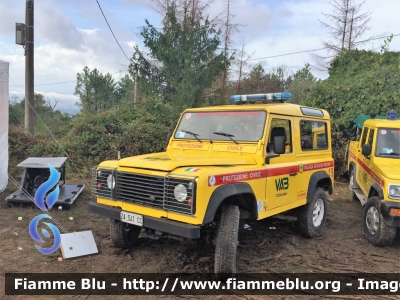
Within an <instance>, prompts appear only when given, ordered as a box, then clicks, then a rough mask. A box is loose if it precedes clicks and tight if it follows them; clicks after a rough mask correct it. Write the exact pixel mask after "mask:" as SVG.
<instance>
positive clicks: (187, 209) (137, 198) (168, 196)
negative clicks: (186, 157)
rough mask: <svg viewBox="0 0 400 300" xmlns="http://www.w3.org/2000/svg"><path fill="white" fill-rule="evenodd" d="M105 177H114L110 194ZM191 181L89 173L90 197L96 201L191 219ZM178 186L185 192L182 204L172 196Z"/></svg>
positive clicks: (111, 172)
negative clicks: (120, 201) (112, 201)
mask: <svg viewBox="0 0 400 300" xmlns="http://www.w3.org/2000/svg"><path fill="white" fill-rule="evenodd" d="M109 175H112V176H114V179H115V182H116V188H115V189H112V190H110V189H109V188H108V187H107V177H108V176H109ZM195 179H196V177H193V176H186V175H179V178H178V177H171V176H166V177H160V176H149V175H142V174H136V173H129V172H117V171H116V170H115V169H111V168H110V169H107V168H104V167H101V168H100V169H97V167H95V168H93V170H92V194H93V195H94V196H97V197H100V198H105V199H112V200H122V201H127V202H131V203H135V204H139V205H144V206H149V207H153V208H158V209H163V210H166V211H170V212H177V213H181V214H185V215H194V213H195V207H196V206H195V195H196V181H195ZM178 184H183V185H184V186H185V188H186V190H187V197H186V199H185V200H183V201H182V202H179V201H177V200H176V199H175V195H174V189H175V187H176V186H177V185H178Z"/></svg>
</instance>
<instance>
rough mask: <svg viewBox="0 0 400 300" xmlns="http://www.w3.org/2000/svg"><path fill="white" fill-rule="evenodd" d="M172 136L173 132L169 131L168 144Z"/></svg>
mask: <svg viewBox="0 0 400 300" xmlns="http://www.w3.org/2000/svg"><path fill="white" fill-rule="evenodd" d="M171 136H172V133H171V132H169V133H168V134H167V144H168V143H169V140H170V139H171Z"/></svg>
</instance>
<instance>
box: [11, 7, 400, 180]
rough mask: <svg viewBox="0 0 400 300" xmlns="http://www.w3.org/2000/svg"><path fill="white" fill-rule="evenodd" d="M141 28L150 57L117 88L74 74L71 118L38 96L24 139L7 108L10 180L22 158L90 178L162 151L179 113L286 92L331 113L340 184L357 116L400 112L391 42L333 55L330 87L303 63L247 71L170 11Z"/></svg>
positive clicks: (98, 76) (203, 31) (194, 18)
mask: <svg viewBox="0 0 400 300" xmlns="http://www.w3.org/2000/svg"><path fill="white" fill-rule="evenodd" d="M183 2H184V1H183ZM178 4H179V3H178ZM146 22H147V23H146V24H147V26H145V27H143V29H142V31H141V33H140V35H141V36H142V38H143V41H144V45H145V46H146V49H147V51H148V52H146V53H144V52H143V51H142V50H140V49H139V48H138V47H137V48H135V49H134V52H133V54H132V58H131V63H130V66H129V73H130V74H129V75H126V76H125V77H123V78H121V80H120V81H118V82H115V81H114V79H113V78H112V76H111V75H110V74H108V73H107V74H102V73H100V72H99V71H98V70H97V69H92V70H91V69H90V68H88V67H85V68H84V69H83V70H82V72H80V73H78V74H77V84H76V88H75V95H76V96H78V97H79V99H80V101H79V102H78V103H77V105H79V107H80V108H81V111H80V112H79V113H78V114H77V115H74V116H71V115H68V114H63V113H61V112H60V111H58V110H56V106H54V105H53V106H52V105H51V103H50V101H48V100H47V99H45V98H44V97H43V95H41V94H35V107H34V108H35V111H36V114H37V116H36V127H35V135H34V136H31V135H27V134H25V132H24V127H23V120H24V101H22V102H15V101H12V102H11V103H10V107H9V109H10V111H9V112H10V114H9V116H10V117H9V123H10V130H9V138H10V141H9V144H10V148H9V150H10V173H11V174H14V173H15V172H17V170H16V169H15V168H14V167H15V165H16V164H17V163H18V162H20V161H22V160H23V159H25V158H27V157H30V156H65V155H66V154H67V155H68V156H69V157H70V158H71V160H73V161H74V163H75V165H76V166H77V167H78V169H79V172H81V173H82V174H83V175H84V176H88V175H89V174H90V169H91V168H92V167H93V166H95V165H96V164H98V163H99V162H101V161H103V160H105V159H115V158H117V153H118V151H120V154H121V157H127V156H131V155H138V154H143V153H149V152H157V151H163V150H164V149H165V146H166V136H167V134H168V133H169V132H171V131H172V130H173V129H174V126H175V124H176V122H177V120H178V118H179V115H180V113H181V112H182V110H183V109H185V108H188V107H202V106H209V105H219V104H228V99H229V95H232V94H248V93H268V92H282V91H289V92H291V93H292V96H293V98H292V102H293V103H299V104H302V105H307V106H313V107H319V108H323V109H326V110H327V111H328V112H329V113H330V115H331V118H332V145H333V146H334V158H335V162H336V165H335V171H336V175H337V176H342V175H343V174H344V171H345V162H344V155H345V153H344V149H345V145H346V144H347V142H348V141H349V140H350V139H351V138H352V137H353V136H354V133H353V132H352V121H353V120H354V119H355V117H356V116H357V115H358V114H360V113H371V112H374V113H377V114H386V113H387V112H388V111H389V110H390V109H395V110H396V109H397V108H398V107H400V95H399V93H400V80H399V79H400V69H399V67H398V66H399V65H400V61H399V59H400V53H399V52H392V51H389V42H390V39H388V40H386V41H385V44H384V45H383V46H382V48H381V50H380V51H379V52H375V51H365V50H357V49H355V48H352V47H349V48H342V49H339V51H338V52H337V54H336V56H335V58H334V59H333V60H332V61H331V62H330V64H329V67H328V72H329V76H328V78H327V79H325V80H320V79H317V78H316V77H315V76H314V75H313V74H312V68H311V65H310V64H308V63H307V64H305V65H304V67H303V68H302V69H301V70H299V71H297V72H295V73H293V72H292V71H291V70H288V69H287V68H286V67H285V66H280V67H276V68H273V69H271V70H265V69H264V68H263V66H261V65H255V66H253V67H252V68H251V69H250V71H248V72H246V71H245V68H244V66H245V65H246V61H245V60H244V57H245V56H244V55H243V54H242V53H241V52H232V51H227V48H226V47H225V45H226V43H227V41H229V39H228V38H227V36H226V31H225V32H224V31H223V30H221V29H218V28H220V27H218V26H217V24H215V23H214V22H213V21H211V20H208V17H207V16H206V15H203V14H202V12H201V11H200V12H199V11H195V12H193V11H190V10H185V9H182V7H179V6H177V5H175V4H174V3H173V4H172V5H170V6H168V7H166V11H165V18H164V21H163V27H162V28H156V27H155V26H153V25H151V24H150V23H149V22H148V21H146ZM228 25H229V24H228ZM222 28H223V27H222ZM224 34H225V35H224ZM135 80H136V81H137V82H136V84H137V90H135ZM64 151H65V152H64ZM71 171H72V172H76V170H73V169H71Z"/></svg>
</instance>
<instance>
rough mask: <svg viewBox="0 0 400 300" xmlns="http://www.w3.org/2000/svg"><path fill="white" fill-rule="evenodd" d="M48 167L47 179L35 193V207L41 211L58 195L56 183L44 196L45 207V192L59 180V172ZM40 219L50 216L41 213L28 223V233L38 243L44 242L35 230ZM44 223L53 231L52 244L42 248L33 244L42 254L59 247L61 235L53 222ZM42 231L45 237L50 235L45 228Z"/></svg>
mask: <svg viewBox="0 0 400 300" xmlns="http://www.w3.org/2000/svg"><path fill="white" fill-rule="evenodd" d="M49 169H50V177H49V179H48V180H47V181H46V182H44V183H43V184H41V185H40V186H39V188H38V189H37V191H36V193H35V204H36V206H37V207H39V208H40V209H41V210H43V211H47V210H48V209H50V208H51V207H52V206H53V205H54V203H55V202H56V201H57V198H58V195H59V193H60V189H59V187H58V185H57V186H56V188H55V189H54V190H53V191H51V192H50V193H49V194H48V195H47V197H46V204H47V207H46V205H45V202H44V198H45V196H46V193H47V192H48V191H50V190H51V189H52V188H53V187H54V186H55V185H56V184H57V183H58V181H59V180H60V173H59V172H58V171H57V170H56V169H55V168H54V167H53V166H52V165H50V164H49ZM41 219H51V217H50V216H49V215H47V214H41V215H38V216H36V217H34V218H33V219H32V221H31V223H29V234H30V235H31V237H32V238H33V239H34V240H35V241H37V242H39V243H44V240H43V239H42V238H41V237H40V235H39V233H38V230H37V226H38V223H39V221H40V220H41ZM44 224H46V225H47V227H49V228H50V230H51V231H52V232H53V236H54V244H53V246H52V247H51V248H42V247H40V246H38V245H35V247H36V248H37V249H38V250H39V251H40V252H42V253H43V254H51V253H53V252H54V251H56V250H57V249H58V248H59V247H60V244H61V235H60V231H59V230H58V228H57V227H56V226H54V225H53V224H51V223H47V222H44ZM42 233H43V235H44V236H45V237H47V238H49V237H50V234H49V232H48V231H47V230H46V229H42Z"/></svg>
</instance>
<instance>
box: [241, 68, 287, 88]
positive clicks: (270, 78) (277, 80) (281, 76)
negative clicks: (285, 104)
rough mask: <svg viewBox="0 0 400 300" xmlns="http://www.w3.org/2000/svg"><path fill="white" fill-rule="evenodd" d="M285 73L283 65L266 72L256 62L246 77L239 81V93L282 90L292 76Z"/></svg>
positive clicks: (285, 69)
mask: <svg viewBox="0 0 400 300" xmlns="http://www.w3.org/2000/svg"><path fill="white" fill-rule="evenodd" d="M287 73H288V72H287V68H286V67H285V66H280V67H278V68H276V69H275V68H274V69H272V71H271V72H269V73H266V71H265V70H264V68H263V66H262V65H260V64H258V65H256V66H254V67H253V69H252V70H251V71H250V73H249V75H248V77H247V78H245V79H243V80H242V81H241V82H240V85H241V94H256V93H276V92H283V91H285V90H287V88H288V87H289V86H290V84H291V82H292V78H291V77H290V76H288V75H287ZM237 84H239V83H237Z"/></svg>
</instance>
